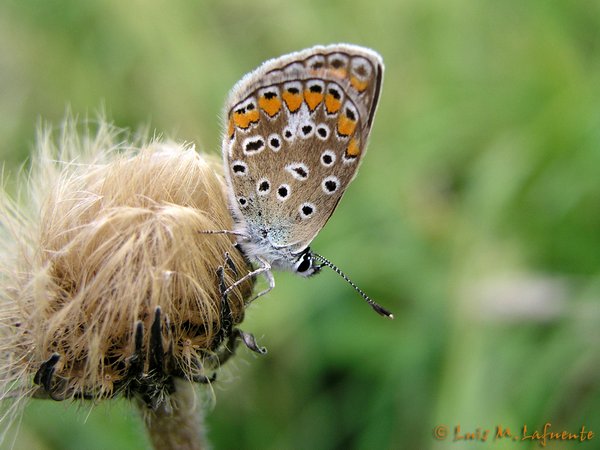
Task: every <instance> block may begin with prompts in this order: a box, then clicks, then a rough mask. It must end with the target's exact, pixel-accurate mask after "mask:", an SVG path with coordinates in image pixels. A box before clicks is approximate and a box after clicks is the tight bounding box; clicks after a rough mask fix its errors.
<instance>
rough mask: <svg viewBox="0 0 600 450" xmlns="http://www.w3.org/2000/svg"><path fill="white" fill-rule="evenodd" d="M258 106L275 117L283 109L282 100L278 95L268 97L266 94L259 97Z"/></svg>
mask: <svg viewBox="0 0 600 450" xmlns="http://www.w3.org/2000/svg"><path fill="white" fill-rule="evenodd" d="M258 106H260V109H262V110H263V111H264V112H265V113H266V114H267V115H268V116H269V117H275V116H276V115H277V113H278V112H279V111H280V110H281V100H279V98H278V97H273V98H266V97H265V96H264V95H263V96H262V97H260V98H259V99H258Z"/></svg>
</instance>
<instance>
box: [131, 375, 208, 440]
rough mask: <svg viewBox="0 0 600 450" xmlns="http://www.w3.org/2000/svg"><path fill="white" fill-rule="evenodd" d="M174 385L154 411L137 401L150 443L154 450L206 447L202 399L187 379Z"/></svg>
mask: <svg viewBox="0 0 600 450" xmlns="http://www.w3.org/2000/svg"><path fill="white" fill-rule="evenodd" d="M175 388H176V391H175V393H173V394H172V395H171V397H170V401H169V402H163V403H162V404H161V405H160V406H159V407H158V408H157V409H156V411H149V410H148V407H147V406H146V404H145V403H143V402H138V403H137V404H138V407H139V408H140V410H141V413H142V415H144V419H145V424H146V429H147V430H148V435H149V436H150V440H151V442H152V445H153V447H154V448H155V449H156V450H159V449H160V450H206V449H207V448H209V446H208V444H207V442H206V437H205V433H204V423H203V422H204V421H203V411H202V402H201V401H199V399H198V396H197V395H196V394H195V392H194V387H193V386H192V384H190V383H189V382H187V381H185V380H177V381H176V382H175Z"/></svg>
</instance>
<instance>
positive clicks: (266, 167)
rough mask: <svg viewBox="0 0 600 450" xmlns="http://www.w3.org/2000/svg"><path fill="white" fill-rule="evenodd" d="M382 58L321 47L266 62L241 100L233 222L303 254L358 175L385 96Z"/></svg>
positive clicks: (238, 92) (234, 100)
mask: <svg viewBox="0 0 600 450" xmlns="http://www.w3.org/2000/svg"><path fill="white" fill-rule="evenodd" d="M382 75H383V64H382V61H381V58H380V57H379V55H378V54H376V53H375V52H373V51H370V50H368V49H364V48H361V47H356V46H350V45H334V46H328V47H315V48H312V49H309V50H305V51H302V52H298V53H294V54H291V55H287V56H283V57H281V58H278V59H274V60H271V61H267V62H266V63H265V64H263V65H262V66H261V67H259V68H258V69H257V70H256V71H255V72H253V73H251V74H249V75H247V76H246V77H244V78H243V79H242V80H241V81H240V82H239V83H238V84H237V85H236V86H235V87H234V89H233V90H232V93H231V95H230V98H229V101H228V103H227V106H226V111H225V113H226V120H227V126H226V135H225V137H224V141H223V152H224V161H225V169H226V173H227V176H228V181H229V183H230V187H231V195H232V199H231V200H232V204H233V209H234V214H235V215H236V218H237V219H238V220H241V221H243V222H244V223H245V224H246V225H248V226H249V227H250V228H251V229H254V230H258V229H261V230H267V232H268V233H269V240H270V241H271V242H272V243H273V245H275V246H281V247H286V246H289V247H290V248H292V249H295V250H298V251H299V250H302V249H304V248H305V247H306V246H308V244H309V243H310V242H311V241H312V239H313V238H314V237H315V235H316V234H317V233H318V232H319V230H320V229H321V228H322V227H323V226H324V225H325V222H327V220H328V219H329V217H330V216H331V214H332V213H333V211H334V209H335V207H336V206H337V204H338V202H339V200H340V199H341V197H342V195H343V193H344V191H345V190H346V188H347V187H348V184H349V183H350V181H352V178H353V177H354V175H355V174H356V171H357V169H358V166H359V164H360V162H361V160H362V157H363V155H364V153H365V146H366V142H367V138H368V135H369V131H370V128H371V123H372V120H373V116H374V114H375V109H376V105H377V100H378V97H379V91H380V88H381V81H382Z"/></svg>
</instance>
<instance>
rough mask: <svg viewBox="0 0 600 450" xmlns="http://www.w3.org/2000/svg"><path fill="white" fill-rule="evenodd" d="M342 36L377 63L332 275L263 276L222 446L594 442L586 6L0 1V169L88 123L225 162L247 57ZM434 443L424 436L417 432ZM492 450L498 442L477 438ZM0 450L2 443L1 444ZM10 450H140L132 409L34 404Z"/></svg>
mask: <svg viewBox="0 0 600 450" xmlns="http://www.w3.org/2000/svg"><path fill="white" fill-rule="evenodd" d="M335 42H351V43H356V44H361V45H366V46H369V47H372V48H374V49H376V50H377V51H379V52H380V53H381V54H382V55H383V58H384V60H385V63H386V74H385V80H384V88H383V97H382V99H381V103H380V108H379V110H378V113H377V117H376V120H375V125H374V129H373V132H372V135H371V141H370V145H369V152H368V156H367V157H366V159H365V161H364V164H363V165H362V167H361V173H360V175H359V176H358V178H357V179H356V180H355V182H354V183H353V184H352V186H351V187H350V188H349V189H348V192H347V195H346V197H345V199H344V201H343V202H342V203H341V204H340V206H339V208H338V209H337V211H336V213H335V214H334V216H333V218H332V220H331V221H330V222H329V223H328V225H327V227H326V228H325V229H324V230H323V232H322V233H321V234H320V235H319V236H318V238H317V239H316V240H315V242H314V245H313V248H315V250H316V251H318V252H320V253H321V254H324V255H325V256H327V257H328V258H331V259H332V260H333V261H334V262H335V263H337V264H338V265H339V266H340V267H341V268H342V269H343V270H345V271H346V272H348V274H349V275H350V276H351V277H352V278H353V279H354V281H355V282H357V283H358V284H359V285H360V286H361V287H362V288H363V289H364V290H365V291H366V292H368V293H369V294H370V295H372V296H373V297H374V298H375V299H376V300H377V301H379V302H380V303H381V304H383V305H384V306H386V307H388V308H390V309H392V311H393V312H394V313H395V315H396V319H395V320H394V321H389V320H385V319H383V318H381V317H378V316H377V315H376V314H374V313H373V312H372V311H371V310H370V308H368V306H367V305H365V304H364V303H363V302H362V300H361V299H360V297H358V295H356V294H355V293H354V292H353V291H352V289H351V288H350V287H349V286H348V285H347V284H346V283H344V282H343V280H341V279H340V278H338V277H337V276H336V275H335V274H333V273H331V272H326V271H324V273H323V274H322V275H320V276H318V277H315V278H313V279H311V280H305V279H300V278H296V277H294V276H292V275H288V274H276V279H277V288H276V289H275V290H274V291H273V292H272V293H270V294H269V295H268V296H267V297H265V298H261V299H260V301H259V302H257V303H256V304H255V305H253V307H252V308H251V309H250V310H249V312H248V315H247V320H246V321H245V323H244V326H243V328H244V329H245V330H246V331H249V332H253V333H254V334H255V335H256V336H257V337H258V338H259V341H260V343H261V344H263V345H265V346H267V347H268V349H269V353H268V355H267V356H265V357H254V356H253V355H251V354H250V352H248V351H246V350H244V349H242V350H241V351H240V357H238V358H237V359H236V361H234V362H233V363H230V364H228V367H226V368H225V370H224V373H223V374H221V377H220V380H219V382H218V383H217V384H216V385H215V396H216V405H215V406H214V408H213V409H212V410H211V411H210V412H209V415H208V419H207V421H208V426H209V433H210V440H211V441H212V443H213V445H214V447H215V449H309V448H311V449H313V448H314V449H349V448H355V449H445V448H449V449H462V448H469V449H470V448H489V447H490V446H491V447H493V448H503V449H512V448H514V449H523V448H534V447H536V448H537V444H535V443H527V442H513V441H509V440H507V439H504V440H502V441H499V442H496V443H493V442H486V443H479V444H476V443H474V442H467V443H465V442H462V441H459V442H452V433H453V427H455V426H456V425H459V424H460V426H461V430H462V431H472V432H474V431H476V430H477V428H480V429H481V430H485V429H491V430H492V432H493V431H494V428H495V427H496V426H497V425H502V426H504V427H509V428H511V430H513V431H514V432H515V433H517V432H519V430H520V428H521V427H522V426H523V424H527V426H528V429H530V430H531V429H538V430H539V429H541V428H542V427H543V425H544V423H546V422H551V423H552V426H553V429H554V430H563V429H566V430H569V431H573V432H578V431H579V430H580V429H581V426H582V425H585V427H586V429H591V430H593V431H594V432H597V433H598V436H596V437H595V438H594V439H593V440H592V441H591V442H585V443H582V444H578V443H573V442H570V443H569V442H558V443H552V444H549V445H548V446H547V447H546V448H557V449H558V448H559V449H565V448H577V449H586V450H587V449H598V448H600V371H599V369H600V350H599V348H600V346H599V344H600V305H599V302H598V299H599V298H600V270H599V268H600V3H598V2H591V1H590V2H583V1H582V2H568V1H564V2H559V1H548V0H543V1H542V0H539V1H536V0H533V1H527V2H523V1H521V0H506V1H502V2H496V1H475V0H472V1H467V0H457V1H452V2H449V1H447V0H444V1H442V0H434V1H422V0H402V1H398V0H389V1H379V2H376V1H371V2H360V1H356V0H344V1H341V0H340V1H331V2H324V1H319V0H313V1H309V2H277V1H275V0H270V1H262V2H259V1H254V2H247V1H241V0H238V1H216V0H214V1H196V2H194V1H191V0H188V1H184V0H178V1H174V0H169V1H167V0H152V1H149V0H144V1H141V0H134V1H122V0H96V1H77V0H72V1H67V0H62V1H60V0H18V1H17V0H3V1H2V3H0V152H1V158H2V159H3V160H4V161H5V166H6V167H7V168H8V169H14V168H16V167H18V166H19V165H20V164H22V163H23V162H24V161H25V160H26V159H27V157H28V153H29V152H30V150H31V148H32V145H33V142H34V135H35V126H36V124H37V122H38V120H39V118H43V119H45V120H47V121H50V122H52V123H54V124H59V123H60V121H61V120H62V118H63V117H64V115H65V110H66V107H67V106H70V107H71V109H72V110H73V112H74V113H75V114H79V115H85V114H90V115H91V116H93V115H94V112H95V111H97V110H99V109H101V108H102V105H104V108H105V110H106V111H107V114H108V116H109V117H110V118H111V119H113V120H114V122H115V123H116V125H118V126H121V127H130V128H134V129H135V128H136V127H139V126H140V125H141V124H147V123H150V124H151V127H152V129H156V130H158V131H159V132H161V133H164V134H165V135H167V136H169V137H173V138H175V139H177V140H185V141H193V142H195V143H197V145H198V148H200V149H202V150H203V151H207V152H213V153H218V152H219V151H220V150H219V146H220V144H219V142H220V136H219V134H220V131H221V124H220V121H219V118H218V117H219V114H220V112H221V108H222V103H223V101H224V99H225V97H226V95H227V92H228V90H229V89H230V87H231V86H232V85H233V84H234V83H235V82H236V81H237V80H238V79H239V78H240V77H241V76H242V75H243V74H244V73H246V72H247V71H249V70H252V69H253V68H254V67H256V66H257V65H258V64H259V63H261V62H262V61H263V60H265V59H268V58H271V57H275V56H278V55H281V54H283V53H287V52H290V51H294V50H299V49H302V48H305V47H309V46H312V45H314V44H327V43H335ZM439 424H444V425H447V426H448V427H449V432H448V438H447V439H446V440H444V441H437V440H436V439H434V437H433V436H432V429H433V428H434V427H435V426H436V425H439ZM490 439H491V437H490ZM3 448H7V444H5V446H4V447H3ZM15 448H16V449H36V448H37V449H145V448H148V441H147V438H146V437H145V436H144V432H143V427H142V425H141V422H140V421H139V419H138V416H137V414H136V412H135V411H134V410H133V408H131V407H130V406H129V405H128V404H127V403H126V402H114V404H110V405H100V406H98V407H96V408H91V407H86V406H84V407H80V408H77V407H74V406H71V407H68V406H67V405H63V404H60V403H50V402H41V401H38V402H32V403H31V404H30V405H29V406H28V408H27V411H26V414H25V416H24V419H23V423H22V424H21V428H20V432H19V435H18V436H17V438H16V441H15Z"/></svg>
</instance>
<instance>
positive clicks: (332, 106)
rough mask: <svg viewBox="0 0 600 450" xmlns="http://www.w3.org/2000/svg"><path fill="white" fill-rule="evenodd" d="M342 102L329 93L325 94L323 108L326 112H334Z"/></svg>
mask: <svg viewBox="0 0 600 450" xmlns="http://www.w3.org/2000/svg"><path fill="white" fill-rule="evenodd" d="M341 107H342V102H341V101H340V100H339V99H337V98H335V97H334V96H333V95H331V94H327V95H326V96H325V108H326V109H327V113H328V114H334V113H336V112H338V111H339V110H340V108H341Z"/></svg>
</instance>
